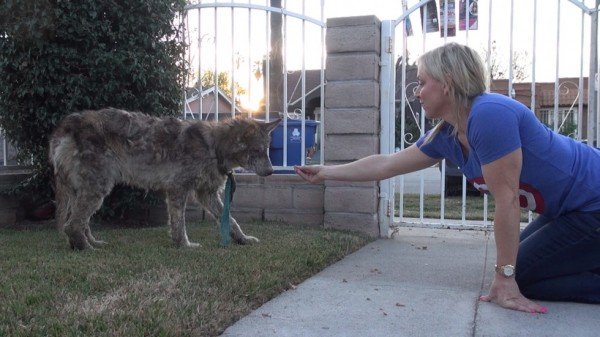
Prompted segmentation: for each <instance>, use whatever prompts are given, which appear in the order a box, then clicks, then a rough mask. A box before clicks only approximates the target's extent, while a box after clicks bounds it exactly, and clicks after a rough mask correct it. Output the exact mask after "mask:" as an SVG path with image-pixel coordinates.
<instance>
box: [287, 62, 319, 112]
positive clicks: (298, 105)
mask: <svg viewBox="0 0 600 337" xmlns="http://www.w3.org/2000/svg"><path fill="white" fill-rule="evenodd" d="M304 79H305V81H306V82H305V83H306V84H305V85H304V87H305V95H304V97H305V98H304V104H305V115H306V118H307V119H313V120H314V119H315V110H316V109H319V108H320V107H321V70H320V69H310V70H305V71H304ZM287 102H288V112H290V113H293V112H295V111H302V110H301V109H302V71H301V70H294V71H289V72H288V73H287Z"/></svg>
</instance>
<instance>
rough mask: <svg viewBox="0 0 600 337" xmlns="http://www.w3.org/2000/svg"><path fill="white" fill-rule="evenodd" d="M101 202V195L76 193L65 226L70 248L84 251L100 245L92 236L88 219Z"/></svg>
mask: <svg viewBox="0 0 600 337" xmlns="http://www.w3.org/2000/svg"><path fill="white" fill-rule="evenodd" d="M103 200H104V195H103V194H98V193H78V194H77V196H76V200H74V201H72V208H71V213H70V216H69V219H68V220H67V222H66V224H65V233H66V234H67V236H68V237H69V243H70V245H71V248H73V249H78V250H84V249H89V248H94V246H92V244H94V245H101V244H102V241H98V240H96V239H95V238H94V237H93V236H92V232H91V229H90V218H91V217H92V215H93V214H94V213H95V212H96V211H97V210H98V209H99V208H100V206H102V201H103Z"/></svg>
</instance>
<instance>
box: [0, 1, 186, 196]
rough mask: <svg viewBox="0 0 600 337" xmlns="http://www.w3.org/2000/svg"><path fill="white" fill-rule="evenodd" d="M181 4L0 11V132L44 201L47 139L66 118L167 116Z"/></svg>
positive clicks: (173, 100)
mask: <svg viewBox="0 0 600 337" xmlns="http://www.w3.org/2000/svg"><path fill="white" fill-rule="evenodd" d="M184 6H185V1H184V0H170V1H169V0H130V1H118V0H112V1H111V0H80V1H61V0H31V1H22V0H3V1H1V2H0V127H1V128H3V129H4V130H5V131H6V135H7V137H8V138H9V139H10V140H12V141H13V142H14V144H15V145H16V146H17V147H18V148H19V150H20V158H21V160H26V161H27V162H30V161H31V162H32V165H33V169H34V172H35V174H34V179H33V180H31V181H30V182H29V184H30V187H33V188H35V190H37V193H39V194H46V195H48V196H50V193H49V191H50V188H49V186H50V180H49V172H50V169H49V164H48V160H47V151H48V137H49V135H50V133H51V132H52V130H53V129H54V127H55V126H56V125H57V123H58V122H59V121H60V120H61V118H62V117H63V116H65V115H67V114H69V113H71V112H74V111H80V110H85V109H100V108H105V107H109V106H110V107H115V108H122V109H126V110H135V111H143V112H145V113H148V114H151V115H176V114H179V113H180V111H181V106H180V104H181V94H182V88H183V87H184V78H185V69H186V65H185V62H184V57H183V53H184V50H185V44H184V39H183V31H184V30H183V25H182V22H183V20H178V19H180V18H181V14H182V13H183V7H184Z"/></svg>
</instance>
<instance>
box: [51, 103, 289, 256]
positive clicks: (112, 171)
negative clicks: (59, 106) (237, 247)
mask: <svg viewBox="0 0 600 337" xmlns="http://www.w3.org/2000/svg"><path fill="white" fill-rule="evenodd" d="M277 124H279V120H277V121H274V122H271V123H262V122H258V121H255V120H251V119H244V118H232V119H227V120H224V121H221V122H206V121H196V120H179V119H177V118H174V117H169V118H157V117H151V116H148V115H145V114H142V113H138V112H128V111H123V110H117V109H112V108H109V109H103V110H98V111H84V112H79V113H73V114H70V115H68V116H66V117H65V118H64V119H63V120H62V121H61V123H60V124H59V126H58V127H57V128H56V130H54V132H53V133H52V135H51V137H50V151H49V157H50V163H51V164H52V166H53V167H54V185H55V186H54V188H55V194H56V207H57V212H56V214H57V225H58V226H59V228H62V229H63V230H64V232H65V233H66V234H67V236H68V238H69V243H70V245H71V248H73V249H80V250H81V249H86V248H93V247H94V246H98V245H101V244H103V243H104V242H103V241H99V240H96V239H95V238H94V237H93V236H92V232H91V230H90V226H89V222H90V217H91V216H92V215H93V214H94V213H95V212H96V211H97V210H98V209H99V208H100V206H101V205H102V201H103V200H104V198H105V197H106V196H107V195H108V194H109V193H110V191H111V190H112V188H113V186H115V184H119V183H123V184H128V185H131V186H136V187H140V188H143V189H148V190H162V191H164V192H165V200H166V204H167V211H168V217H169V220H168V221H169V225H170V232H171V237H172V239H173V242H174V243H175V245H176V246H178V247H181V246H197V245H198V244H196V243H192V242H190V241H189V239H188V236H187V232H186V227H185V218H184V212H185V207H186V203H187V201H188V198H195V199H196V200H197V201H198V202H200V203H201V204H202V205H203V206H204V207H205V209H206V210H207V211H208V212H209V213H211V214H212V215H213V216H214V217H215V218H218V217H219V216H220V215H221V212H222V210H223V203H222V201H221V198H220V195H221V194H222V192H223V188H224V185H225V181H226V178H227V175H228V174H230V173H231V171H232V169H234V168H236V167H243V168H245V169H247V170H252V171H254V172H256V174H258V175H259V176H268V175H270V174H272V173H273V167H272V166H271V162H270V161H269V157H268V154H267V151H268V148H269V143H270V136H269V134H270V133H271V131H272V130H273V129H274V128H275V127H276V126H277ZM230 223H231V237H232V238H233V240H234V241H235V242H237V243H239V244H247V243H253V242H258V239H256V238H255V237H252V236H247V235H245V234H244V233H243V232H242V230H241V229H240V226H239V225H238V223H237V222H236V221H235V219H233V218H232V217H230Z"/></svg>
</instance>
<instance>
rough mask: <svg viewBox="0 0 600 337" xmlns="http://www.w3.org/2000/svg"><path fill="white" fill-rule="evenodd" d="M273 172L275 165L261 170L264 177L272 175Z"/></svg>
mask: <svg viewBox="0 0 600 337" xmlns="http://www.w3.org/2000/svg"><path fill="white" fill-rule="evenodd" d="M271 174H273V167H269V168H267V169H265V170H264V171H263V172H261V176H262V177H267V176H270V175H271Z"/></svg>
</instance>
